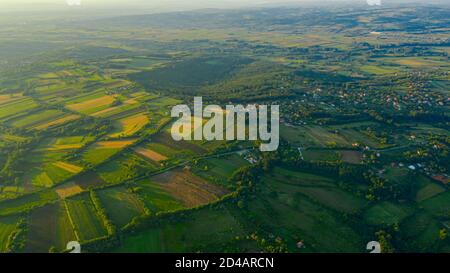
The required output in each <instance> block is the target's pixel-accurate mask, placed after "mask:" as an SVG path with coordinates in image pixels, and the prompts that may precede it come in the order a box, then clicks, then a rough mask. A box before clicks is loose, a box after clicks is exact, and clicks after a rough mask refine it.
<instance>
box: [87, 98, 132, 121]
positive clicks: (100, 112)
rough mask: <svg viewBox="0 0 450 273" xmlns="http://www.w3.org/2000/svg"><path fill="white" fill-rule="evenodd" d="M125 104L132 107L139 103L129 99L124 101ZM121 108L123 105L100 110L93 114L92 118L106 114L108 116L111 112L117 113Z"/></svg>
mask: <svg viewBox="0 0 450 273" xmlns="http://www.w3.org/2000/svg"><path fill="white" fill-rule="evenodd" d="M123 103H124V104H129V105H132V104H136V103H139V102H138V101H137V100H135V99H129V100H126V101H124V102H123ZM121 107H123V105H119V106H114V107H109V108H106V109H103V110H100V111H98V112H95V113H93V114H91V115H90V116H92V117H99V116H102V115H104V114H108V113H109V112H112V111H115V110H117V109H119V108H121Z"/></svg>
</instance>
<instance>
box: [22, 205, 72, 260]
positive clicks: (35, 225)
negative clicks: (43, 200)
mask: <svg viewBox="0 0 450 273" xmlns="http://www.w3.org/2000/svg"><path fill="white" fill-rule="evenodd" d="M76 240H77V238H76V236H75V233H74V230H73V227H72V224H71V223H70V220H69V217H68V215H67V211H66V208H65V206H64V203H63V202H58V203H54V204H50V205H47V206H44V207H42V208H38V209H36V210H34V211H33V212H32V213H31V215H30V219H29V224H28V234H27V241H26V246H25V251H26V252H43V253H45V252H48V251H50V249H51V248H53V250H54V251H63V250H65V249H66V245H67V243H68V242H70V241H76Z"/></svg>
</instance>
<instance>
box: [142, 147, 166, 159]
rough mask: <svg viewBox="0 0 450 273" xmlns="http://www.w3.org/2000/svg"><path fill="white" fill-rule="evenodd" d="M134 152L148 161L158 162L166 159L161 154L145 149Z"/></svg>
mask: <svg viewBox="0 0 450 273" xmlns="http://www.w3.org/2000/svg"><path fill="white" fill-rule="evenodd" d="M134 151H135V152H136V153H138V154H140V155H142V156H143V157H145V158H148V159H150V160H153V161H156V162H160V161H164V160H166V159H167V157H165V156H163V155H162V154H158V153H157V152H155V151H152V150H149V149H145V148H136V149H134Z"/></svg>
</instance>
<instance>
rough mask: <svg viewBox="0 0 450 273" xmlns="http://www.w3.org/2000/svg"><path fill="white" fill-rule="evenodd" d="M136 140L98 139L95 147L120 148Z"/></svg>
mask: <svg viewBox="0 0 450 273" xmlns="http://www.w3.org/2000/svg"><path fill="white" fill-rule="evenodd" d="M135 141H136V140H135V139H131V140H118V141H100V142H97V143H96V144H95V148H97V149H121V148H125V147H127V146H129V145H131V144H133V143H134V142H135Z"/></svg>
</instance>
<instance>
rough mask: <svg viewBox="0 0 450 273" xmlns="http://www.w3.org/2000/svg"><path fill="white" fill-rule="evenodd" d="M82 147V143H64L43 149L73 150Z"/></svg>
mask: <svg viewBox="0 0 450 273" xmlns="http://www.w3.org/2000/svg"><path fill="white" fill-rule="evenodd" d="M82 147H83V144H64V145H53V146H52V147H49V148H47V149H45V150H46V151H61V150H75V149H80V148H82Z"/></svg>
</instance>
